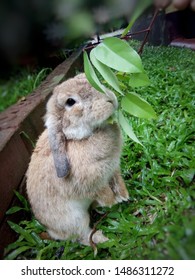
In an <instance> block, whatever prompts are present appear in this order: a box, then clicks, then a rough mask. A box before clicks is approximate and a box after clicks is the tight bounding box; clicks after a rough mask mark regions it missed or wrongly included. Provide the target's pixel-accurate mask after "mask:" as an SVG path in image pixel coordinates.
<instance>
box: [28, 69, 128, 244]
mask: <svg viewBox="0 0 195 280" xmlns="http://www.w3.org/2000/svg"><path fill="white" fill-rule="evenodd" d="M117 106H118V103H117V99H116V97H115V95H114V94H113V93H112V92H111V91H109V90H108V91H107V94H102V93H100V92H98V91H97V90H95V89H94V88H92V87H91V85H90V84H89V83H88V81H87V79H86V77H85V75H84V74H79V75H77V76H75V77H74V78H72V79H69V80H67V81H65V82H63V83H62V84H60V85H58V86H57V87H56V88H55V89H54V93H53V95H52V96H51V98H50V100H49V101H48V104H47V113H46V117H45V123H46V129H45V131H44V132H43V133H42V135H41V136H40V138H39V139H38V142H37V144H36V148H35V150H34V152H33V154H32V157H31V161H30V164H29V168H28V171H27V194H28V197H29V200H30V203H31V206H32V210H33V212H34V214H35V216H36V217H37V219H38V220H39V221H40V222H41V223H42V224H43V225H45V226H46V228H47V231H48V233H49V235H50V236H51V237H52V238H53V239H60V240H65V239H67V238H74V239H77V240H78V241H79V242H81V243H82V244H86V245H88V244H89V237H90V234H91V231H92V229H91V228H90V226H89V222H90V217H89V212H88V209H89V207H90V205H91V204H92V203H94V202H96V203H97V204H99V205H101V206H112V205H113V204H115V203H117V202H121V201H126V200H127V199H128V191H127V189H126V187H125V184H124V182H123V179H122V177H121V174H120V167H119V165H120V155H121V146H122V140H121V132H120V129H119V126H118V125H117V124H116V123H114V124H109V123H108V121H107V120H108V118H109V117H111V116H112V115H113V113H114V111H115V110H116V109H117ZM92 238H93V242H95V243H99V242H104V241H105V240H107V239H106V237H105V236H104V235H103V234H102V232H101V231H97V232H96V233H95V234H94V235H93V237H92Z"/></svg>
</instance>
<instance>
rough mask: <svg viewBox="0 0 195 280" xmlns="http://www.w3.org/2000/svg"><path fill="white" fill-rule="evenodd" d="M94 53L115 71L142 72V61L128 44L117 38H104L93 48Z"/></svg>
mask: <svg viewBox="0 0 195 280" xmlns="http://www.w3.org/2000/svg"><path fill="white" fill-rule="evenodd" d="M94 55H95V57H96V59H98V60H99V61H100V62H102V63H103V64H105V65H107V66H108V67H111V68H113V69H115V70H117V71H122V72H127V73H142V72H143V71H144V69H143V66H142V61H141V58H140V56H139V55H138V53H137V52H136V51H135V50H134V49H133V48H132V47H130V46H129V44H128V43H127V42H125V41H123V40H121V39H118V38H114V37H113V38H106V39H104V41H103V42H102V43H101V44H100V45H99V46H97V47H96V48H95V49H94Z"/></svg>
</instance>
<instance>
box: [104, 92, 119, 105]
mask: <svg viewBox="0 0 195 280" xmlns="http://www.w3.org/2000/svg"><path fill="white" fill-rule="evenodd" d="M106 96H107V97H108V98H109V100H108V102H111V103H112V104H113V105H114V108H115V109H117V108H118V100H117V97H116V95H115V94H114V93H113V92H112V91H110V90H106Z"/></svg>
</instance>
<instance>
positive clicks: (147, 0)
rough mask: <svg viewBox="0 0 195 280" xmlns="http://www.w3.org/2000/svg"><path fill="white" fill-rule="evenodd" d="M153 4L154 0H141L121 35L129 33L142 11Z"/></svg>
mask: <svg viewBox="0 0 195 280" xmlns="http://www.w3.org/2000/svg"><path fill="white" fill-rule="evenodd" d="M151 4H152V0H145V1H141V0H140V1H139V2H138V4H137V6H136V8H135V10H134V12H133V14H132V17H131V20H130V22H129V24H128V26H127V27H126V28H125V30H124V31H123V33H122V35H121V37H124V36H125V35H127V33H128V32H129V30H130V29H131V27H132V26H133V24H134V23H135V21H136V20H137V19H138V18H139V17H140V16H141V15H142V13H143V12H144V11H145V10H146V8H148V7H149V6H150V5H151Z"/></svg>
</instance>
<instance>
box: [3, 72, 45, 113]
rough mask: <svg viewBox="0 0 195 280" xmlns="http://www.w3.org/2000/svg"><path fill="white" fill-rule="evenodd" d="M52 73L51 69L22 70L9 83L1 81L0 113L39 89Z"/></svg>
mask: <svg viewBox="0 0 195 280" xmlns="http://www.w3.org/2000/svg"><path fill="white" fill-rule="evenodd" d="M50 71H51V69H49V68H44V69H42V70H40V69H39V70H36V71H34V72H32V71H30V70H22V71H20V73H19V74H16V75H13V76H12V77H11V78H10V79H9V80H8V81H6V82H5V81H2V80H1V81H0V112H1V111H3V110H5V109H6V108H7V107H9V106H10V105H12V104H14V103H16V102H17V101H19V100H20V99H22V98H25V96H26V95H28V94H29V93H31V92H32V91H33V90H34V89H36V88H37V87H38V85H39V84H40V83H41V81H42V80H43V79H45V77H46V76H47V75H48V73H49V72H50Z"/></svg>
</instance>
